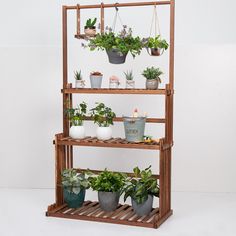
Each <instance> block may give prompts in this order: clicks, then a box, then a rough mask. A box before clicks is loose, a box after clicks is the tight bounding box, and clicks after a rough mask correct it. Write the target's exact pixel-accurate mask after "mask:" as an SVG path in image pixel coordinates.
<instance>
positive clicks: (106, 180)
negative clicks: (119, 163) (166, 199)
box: [88, 169, 127, 194]
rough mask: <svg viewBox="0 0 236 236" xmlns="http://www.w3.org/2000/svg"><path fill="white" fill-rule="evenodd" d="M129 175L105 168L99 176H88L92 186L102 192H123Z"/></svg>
mask: <svg viewBox="0 0 236 236" xmlns="http://www.w3.org/2000/svg"><path fill="white" fill-rule="evenodd" d="M126 179H127V176H126V175H125V174H122V173H119V172H112V171H108V170H107V169H105V170H104V171H102V172H101V173H100V174H99V175H97V176H90V177H89V178H88V180H89V183H90V186H91V188H92V189H93V190H94V191H101V192H119V193H120V194H122V192H123V190H124V186H125V183H126Z"/></svg>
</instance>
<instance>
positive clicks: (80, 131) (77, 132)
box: [69, 125, 85, 139]
mask: <svg viewBox="0 0 236 236" xmlns="http://www.w3.org/2000/svg"><path fill="white" fill-rule="evenodd" d="M69 135H70V137H71V138H74V139H82V138H84V137H85V129H84V126H82V125H81V126H74V125H73V126H71V127H70V131H69Z"/></svg>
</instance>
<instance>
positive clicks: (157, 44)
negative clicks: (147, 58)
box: [143, 35, 169, 56]
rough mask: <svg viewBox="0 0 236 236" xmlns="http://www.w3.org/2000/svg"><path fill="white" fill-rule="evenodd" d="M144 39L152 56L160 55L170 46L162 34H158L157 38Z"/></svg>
mask: <svg viewBox="0 0 236 236" xmlns="http://www.w3.org/2000/svg"><path fill="white" fill-rule="evenodd" d="M143 41H144V46H145V47H146V48H147V51H148V53H149V54H150V55H152V56H160V55H161V54H163V52H164V51H165V50H167V49H168V47H169V44H168V43H167V42H166V40H165V39H161V36H160V35H157V36H156V37H155V38H152V37H150V38H147V39H144V40H143ZM149 50H150V51H151V52H150V51H149Z"/></svg>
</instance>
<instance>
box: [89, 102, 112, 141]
mask: <svg viewBox="0 0 236 236" xmlns="http://www.w3.org/2000/svg"><path fill="white" fill-rule="evenodd" d="M96 104H97V106H96V107H95V108H92V109H91V110H90V111H91V116H92V118H93V121H94V123H95V124H98V126H99V127H98V128H97V138H98V139H101V140H108V139H110V138H111V137H112V129H111V127H110V125H113V119H114V118H115V117H116V114H115V113H114V112H113V111H112V109H111V108H109V107H106V106H105V104H104V103H96Z"/></svg>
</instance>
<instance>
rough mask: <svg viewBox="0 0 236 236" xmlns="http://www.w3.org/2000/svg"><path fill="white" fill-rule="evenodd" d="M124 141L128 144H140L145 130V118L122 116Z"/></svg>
mask: <svg viewBox="0 0 236 236" xmlns="http://www.w3.org/2000/svg"><path fill="white" fill-rule="evenodd" d="M123 119H124V128H125V139H126V140H127V141H128V142H135V143H138V142H142V141H143V136H144V130H145V123H146V117H127V116H123Z"/></svg>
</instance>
